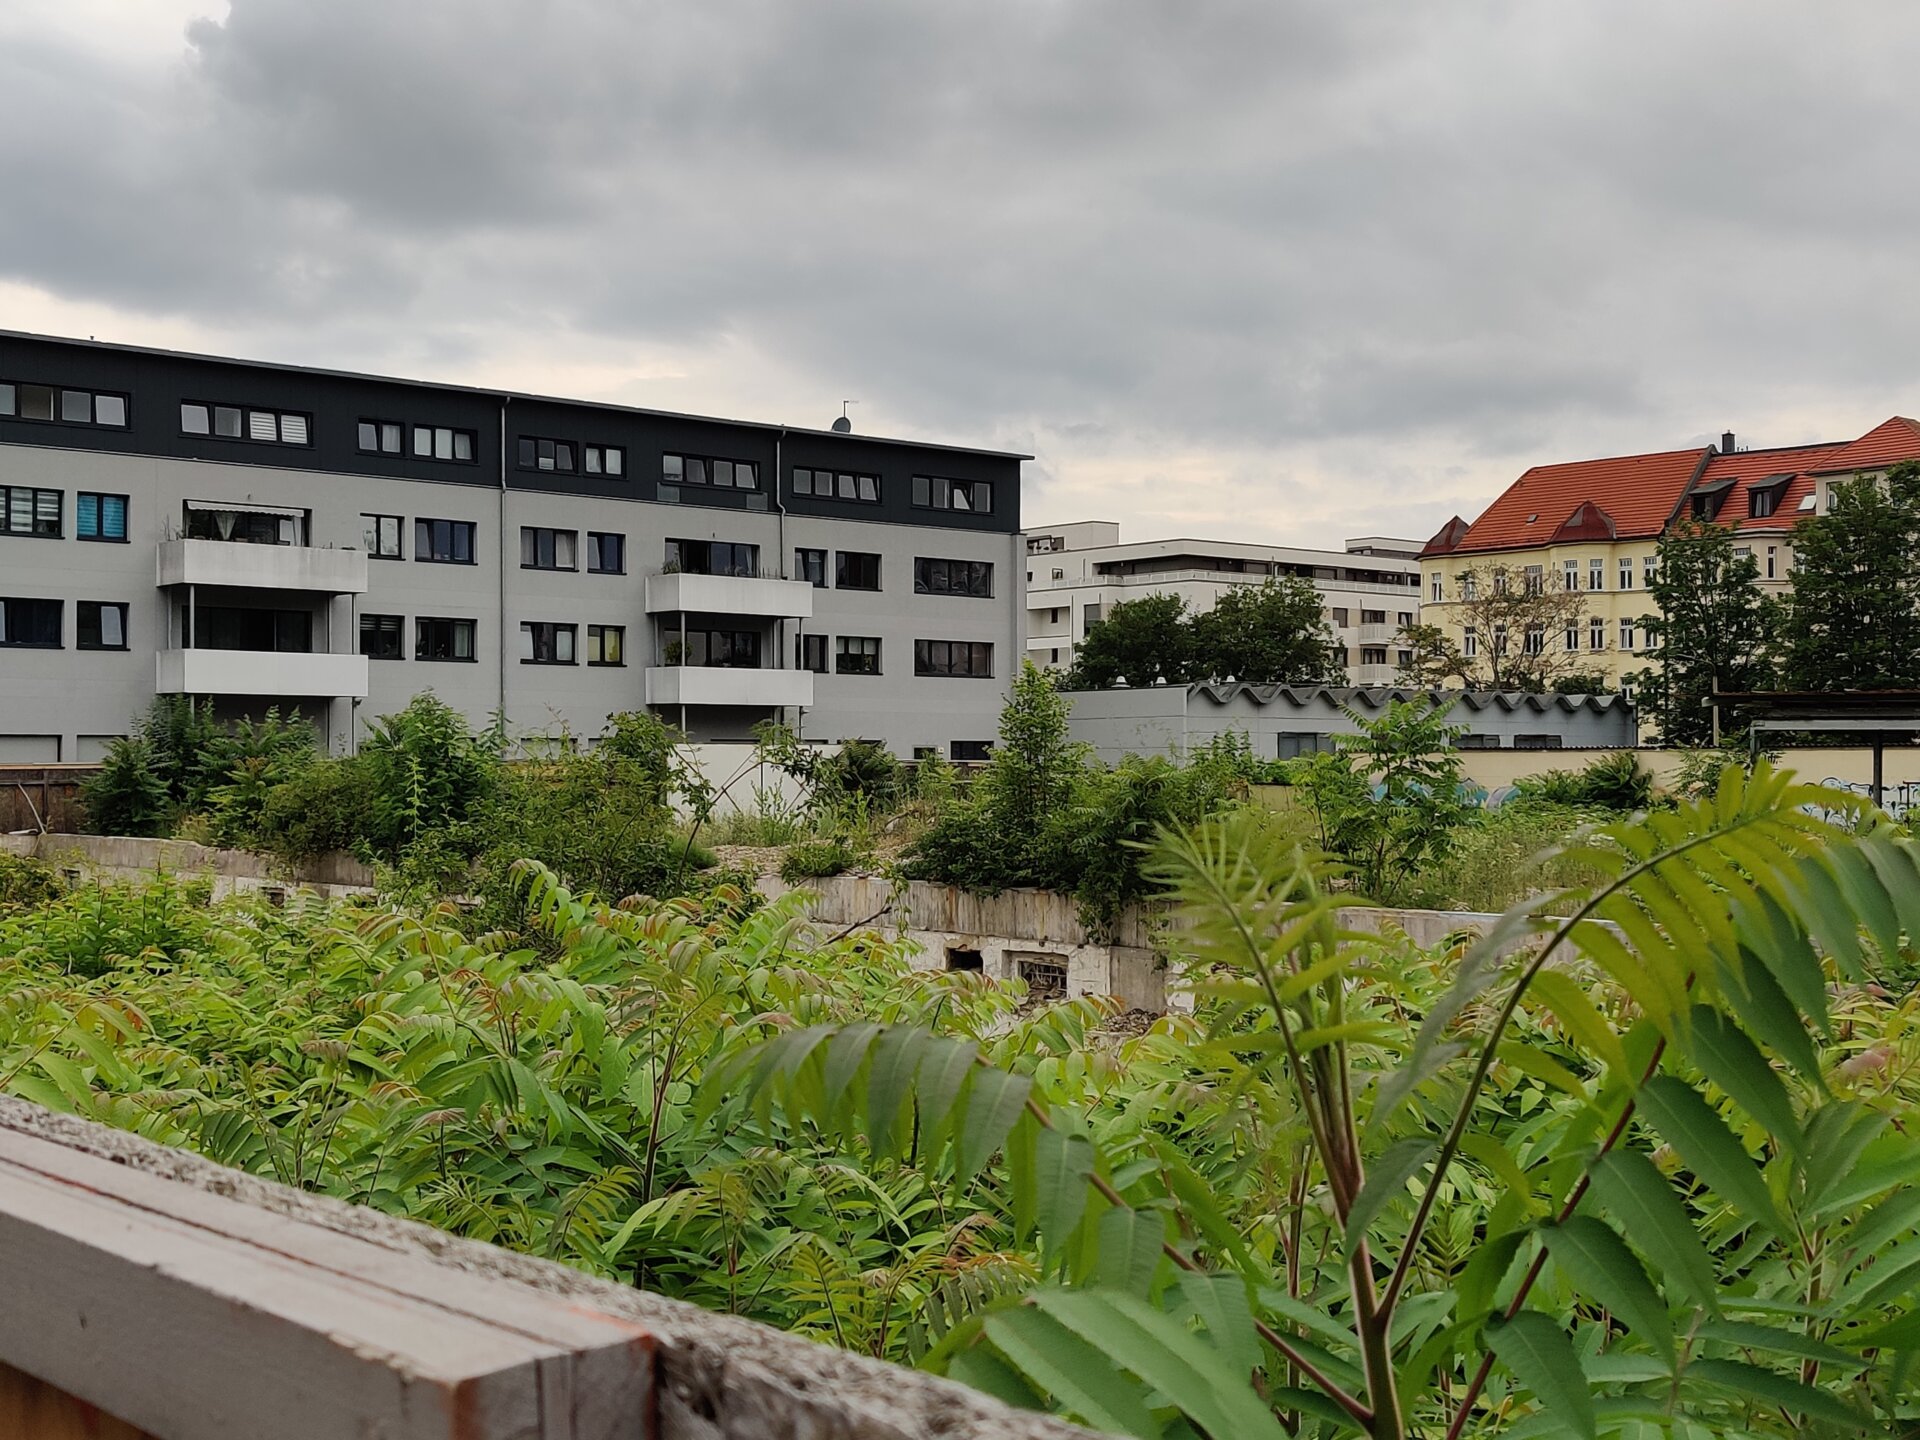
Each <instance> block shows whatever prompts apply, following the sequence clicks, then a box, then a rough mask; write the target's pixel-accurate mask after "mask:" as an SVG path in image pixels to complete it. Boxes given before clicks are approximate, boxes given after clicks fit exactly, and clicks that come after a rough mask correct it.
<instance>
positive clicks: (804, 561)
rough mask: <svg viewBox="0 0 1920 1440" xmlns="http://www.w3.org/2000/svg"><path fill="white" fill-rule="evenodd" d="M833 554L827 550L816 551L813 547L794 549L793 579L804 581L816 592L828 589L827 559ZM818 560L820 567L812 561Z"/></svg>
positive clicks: (800, 546)
mask: <svg viewBox="0 0 1920 1440" xmlns="http://www.w3.org/2000/svg"><path fill="white" fill-rule="evenodd" d="M832 553H833V552H832V551H830V550H827V549H825V548H819V549H816V548H815V547H813V546H811V545H796V546H794V547H793V571H794V574H793V578H794V579H796V580H800V581H804V582H805V583H807V584H809V585H811V586H813V588H814V589H816V590H825V589H826V588H827V557H828V556H829V555H831V554H832ZM814 560H817V561H818V562H819V563H818V565H817V566H816V565H814V564H813V563H812V561H814Z"/></svg>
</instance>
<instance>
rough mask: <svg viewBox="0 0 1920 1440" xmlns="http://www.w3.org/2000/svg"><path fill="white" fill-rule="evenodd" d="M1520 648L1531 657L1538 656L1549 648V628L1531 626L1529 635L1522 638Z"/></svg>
mask: <svg viewBox="0 0 1920 1440" xmlns="http://www.w3.org/2000/svg"><path fill="white" fill-rule="evenodd" d="M1520 648H1521V649H1522V650H1524V651H1525V652H1526V653H1527V654H1529V655H1538V654H1540V653H1541V652H1542V651H1543V650H1545V649H1546V648H1547V627H1546V626H1545V625H1538V624H1536V625H1529V626H1527V633H1526V634H1525V635H1524V636H1523V637H1522V638H1521V641H1520Z"/></svg>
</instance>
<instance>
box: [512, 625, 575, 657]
mask: <svg viewBox="0 0 1920 1440" xmlns="http://www.w3.org/2000/svg"><path fill="white" fill-rule="evenodd" d="M520 633H521V635H523V636H525V637H526V640H527V642H528V647H529V648H531V649H532V651H533V654H532V655H522V656H521V657H520V663H521V664H522V665H578V664H579V663H580V627H579V625H577V624H575V623H574V622H573V621H571V620H522V621H521V622H520ZM562 634H564V635H566V637H567V639H568V642H569V643H568V645H567V648H568V649H569V650H570V651H572V652H573V656H572V658H571V659H569V660H561V659H558V658H557V657H558V655H559V653H560V636H561V635H562ZM543 638H544V639H545V641H546V648H547V651H548V653H547V654H546V655H545V656H542V655H541V653H540V650H541V641H542V639H543Z"/></svg>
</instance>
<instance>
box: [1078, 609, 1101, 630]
mask: <svg viewBox="0 0 1920 1440" xmlns="http://www.w3.org/2000/svg"><path fill="white" fill-rule="evenodd" d="M1099 623H1100V607H1099V605H1098V604H1093V605H1082V606H1081V607H1080V633H1081V635H1082V636H1086V635H1089V634H1091V633H1092V632H1093V627H1094V626H1096V625H1098V624H1099Z"/></svg>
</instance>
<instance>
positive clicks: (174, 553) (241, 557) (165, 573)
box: [155, 539, 367, 595]
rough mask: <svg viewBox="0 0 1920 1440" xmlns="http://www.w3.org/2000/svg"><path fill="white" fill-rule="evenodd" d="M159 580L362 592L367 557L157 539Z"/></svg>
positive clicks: (347, 552)
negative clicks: (158, 541) (158, 540)
mask: <svg viewBox="0 0 1920 1440" xmlns="http://www.w3.org/2000/svg"><path fill="white" fill-rule="evenodd" d="M156 571H157V578H156V582H155V583H157V584H159V585H162V586H167V585H232V586H239V587H243V588H246V589H251V590H304V591H308V592H310V593H314V594H321V595H364V594H366V593H367V557H366V555H365V553H364V552H362V551H359V550H322V549H319V548H317V547H315V546H311V545H254V544H249V543H247V542H245V541H240V540H187V539H175V540H162V541H161V542H160V546H159V550H158V552H157V555H156Z"/></svg>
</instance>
